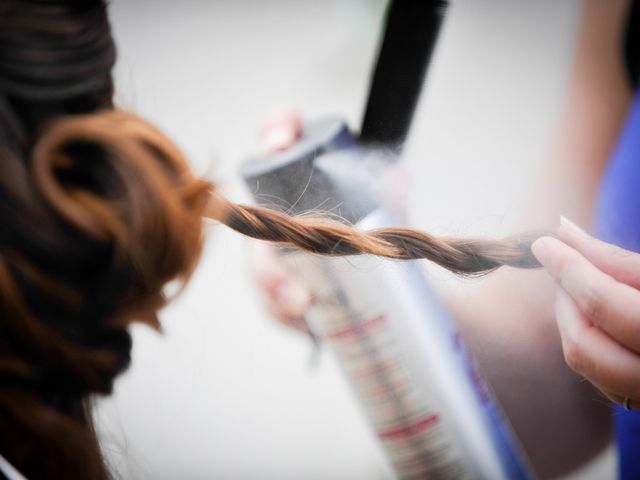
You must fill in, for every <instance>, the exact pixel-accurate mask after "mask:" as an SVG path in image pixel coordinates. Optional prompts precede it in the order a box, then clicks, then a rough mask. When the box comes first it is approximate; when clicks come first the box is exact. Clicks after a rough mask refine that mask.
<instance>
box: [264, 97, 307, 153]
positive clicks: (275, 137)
mask: <svg viewBox="0 0 640 480" xmlns="http://www.w3.org/2000/svg"><path fill="white" fill-rule="evenodd" d="M301 133H302V119H301V117H300V114H299V113H298V112H297V111H296V110H294V109H292V108H289V107H281V108H278V109H276V110H274V111H273V112H271V113H270V114H269V116H268V117H267V119H266V120H265V121H264V123H263V125H262V129H261V131H260V142H261V143H262V145H263V148H264V149H265V150H266V151H268V152H276V151H279V150H286V149H287V148H289V147H290V146H291V145H293V144H294V143H295V142H296V140H298V138H300V135H301Z"/></svg>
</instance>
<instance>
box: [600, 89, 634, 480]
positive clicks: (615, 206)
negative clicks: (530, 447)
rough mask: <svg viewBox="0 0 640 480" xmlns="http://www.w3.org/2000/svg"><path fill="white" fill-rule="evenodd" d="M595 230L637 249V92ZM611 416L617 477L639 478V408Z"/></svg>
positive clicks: (606, 179)
mask: <svg viewBox="0 0 640 480" xmlns="http://www.w3.org/2000/svg"><path fill="white" fill-rule="evenodd" d="M596 231H597V235H598V237H599V238H601V239H602V240H605V241H607V242H610V243H614V244H616V245H619V246H621V247H624V248H626V249H628V250H633V251H636V252H637V251H640V96H639V95H636V98H635V100H634V103H633V105H632V107H631V110H630V111H629V115H628V117H627V121H626V123H625V126H624V128H623V131H622V133H621V135H620V138H619V141H618V145H617V146H616V148H615V150H614V152H613V154H612V156H611V159H610V162H609V165H608V167H607V170H606V172H605V175H604V178H603V182H602V186H601V190H600V195H599V199H598V207H597V222H596ZM638 328H640V325H639V326H638ZM638 375H639V376H640V372H638ZM614 418H615V429H616V440H617V444H618V452H619V454H618V477H619V478H620V479H622V480H631V479H634V480H636V479H640V411H631V412H627V411H625V410H624V409H623V408H622V407H620V406H616V407H615V411H614Z"/></svg>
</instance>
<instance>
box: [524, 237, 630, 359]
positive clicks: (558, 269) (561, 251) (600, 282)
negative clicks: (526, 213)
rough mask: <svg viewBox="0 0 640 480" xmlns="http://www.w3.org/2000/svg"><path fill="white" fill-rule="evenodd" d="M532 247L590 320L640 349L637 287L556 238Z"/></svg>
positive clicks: (618, 338)
mask: <svg viewBox="0 0 640 480" xmlns="http://www.w3.org/2000/svg"><path fill="white" fill-rule="evenodd" d="M531 250H532V251H533V253H534V255H535V256H536V258H538V260H539V261H540V263H542V265H543V266H544V267H545V268H546V269H547V271H548V272H549V274H550V275H551V276H552V277H553V278H554V279H555V280H556V281H557V282H558V283H559V284H560V286H561V287H562V288H563V289H564V290H565V291H566V292H567V293H568V294H569V295H570V296H571V298H572V299H573V300H574V302H575V303H576V305H577V306H578V308H579V309H580V311H581V312H582V314H583V315H584V316H585V317H586V318H588V319H589V321H590V322H592V323H593V324H594V325H596V326H597V327H599V328H600V329H602V330H604V331H605V332H607V333H608V334H609V335H611V336H612V337H613V338H615V339H616V340H617V341H618V342H620V343H621V344H622V345H625V346H626V347H628V348H630V349H632V350H634V351H636V352H640V292H639V291H638V290H636V289H634V288H632V287H630V286H629V285H626V284H624V283H620V282H618V281H617V280H615V279H614V278H613V277H611V276H610V275H607V274H606V273H604V272H602V271H600V270H598V268H596V267H595V266H594V265H593V264H591V263H590V262H589V261H588V260H587V259H586V258H585V257H584V256H583V255H582V254H581V253H579V252H578V251H576V250H574V249H573V248H571V247H569V246H568V245H566V244H564V243H563V242H561V241H560V240H557V239H555V238H552V237H543V238H541V239H539V240H536V241H535V242H534V244H533V245H532V247H531Z"/></svg>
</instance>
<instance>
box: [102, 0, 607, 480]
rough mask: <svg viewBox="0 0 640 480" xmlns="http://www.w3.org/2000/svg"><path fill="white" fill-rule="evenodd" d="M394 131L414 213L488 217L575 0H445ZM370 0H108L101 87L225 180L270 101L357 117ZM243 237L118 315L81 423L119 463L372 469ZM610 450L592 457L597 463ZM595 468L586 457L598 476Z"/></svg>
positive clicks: (539, 135)
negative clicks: (175, 289) (264, 294)
mask: <svg viewBox="0 0 640 480" xmlns="http://www.w3.org/2000/svg"><path fill="white" fill-rule="evenodd" d="M452 3H453V5H452V7H451V8H450V9H449V12H448V15H447V21H446V23H445V26H444V29H443V32H442V35H441V41H440V44H439V47H438V50H437V53H436V57H435V60H434V63H433V64H432V68H431V70H430V74H429V78H428V87H427V89H426V91H425V92H424V94H423V96H422V99H421V102H420V106H419V109H418V113H417V117H416V121H415V123H414V128H413V130H412V134H411V136H410V139H409V142H408V145H407V149H406V158H405V165H406V169H407V170H408V172H409V174H410V176H411V178H412V182H413V185H412V191H411V194H410V213H411V216H412V223H413V224H414V225H416V226H419V227H421V228H425V229H430V230H432V231H435V232H436V233H438V232H445V231H446V232H449V233H460V234H464V233H503V232H505V231H507V230H508V229H509V225H510V224H511V223H513V222H514V221H516V220H517V219H516V218H515V217H514V216H515V215H516V213H517V211H518V209H519V208H520V206H521V204H522V201H523V191H524V190H526V188H527V185H528V182H529V181H530V179H531V178H532V177H533V176H534V175H536V174H537V168H538V164H539V161H540V159H541V158H543V157H544V156H545V155H546V154H547V152H548V150H549V148H550V143H551V140H552V136H553V132H554V128H555V126H556V124H557V122H558V117H559V113H560V109H561V106H562V100H563V97H564V94H565V88H566V84H567V80H568V74H569V68H570V65H571V58H572V49H573V45H574V40H575V38H574V37H575V33H576V28H577V20H578V13H579V2H578V1H577V0H565V1H563V2H554V1H538V2H533V1H529V2H526V1H509V0H501V1H473V0H467V1H464V0H460V1H454V2H452ZM385 4H386V2H385V1H383V0H351V1H346V0H345V1H335V0H334V1H329V0H326V1H312V0H306V1H301V0H289V1H283V0H280V1H268V2H267V1H258V0H254V1H247V0H243V1H233V2H232V1H227V2H223V1H207V0H200V1H198V0H183V1H180V2H177V1H168V0H167V1H164V0H146V1H145V0H126V1H125V0H114V1H113V2H112V6H111V18H112V22H113V27H114V33H115V37H116V41H117V44H118V47H119V61H118V65H117V69H116V81H117V90H118V95H117V99H118V103H119V105H120V106H123V107H124V108H127V109H130V110H134V111H135V112H137V113H139V114H142V115H143V116H145V117H147V118H149V119H151V120H152V121H154V122H156V123H157V124H158V125H159V126H160V127H162V128H163V129H164V130H165V131H166V132H167V133H168V134H169V135H170V136H171V137H172V138H173V139H174V140H175V141H176V142H177V143H178V144H179V145H180V146H181V147H182V148H183V150H184V151H185V152H186V153H187V154H188V156H189V158H190V160H191V161H192V164H193V167H194V169H195V170H196V172H198V173H199V174H201V175H206V176H208V177H209V178H211V179H214V180H216V181H217V182H218V183H219V184H220V185H221V186H222V187H223V189H224V191H225V192H226V193H227V194H228V195H229V196H230V197H232V198H233V199H235V200H246V199H247V198H248V197H247V193H246V192H245V191H244V190H243V188H242V185H241V182H240V180H239V178H238V176H237V168H238V165H239V163H240V162H241V161H242V159H243V158H244V157H246V156H247V155H248V154H250V153H255V152H256V151H257V150H258V145H257V134H258V131H259V127H260V123H261V121H262V119H263V118H264V117H265V116H266V115H267V114H268V112H269V111H270V110H271V109H272V108H274V107H276V106H278V105H282V104H288V105H292V106H295V107H296V108H298V109H299V110H300V111H301V112H302V113H303V115H305V116H306V117H309V118H314V117H318V116H321V115H326V114H341V115H343V116H344V117H345V118H346V119H347V120H348V122H349V124H350V125H351V126H353V127H354V128H357V127H358V125H359V123H360V118H361V114H362V111H363V107H364V103H365V100H366V94H367V88H368V80H369V73H370V70H371V68H372V66H373V62H374V60H375V55H376V49H377V44H378V40H379V33H380V28H381V25H382V20H383V13H384V8H385ZM244 243H245V241H244V240H243V239H241V238H240V237H239V236H238V235H236V234H234V233H233V232H229V231H228V230H226V229H224V228H222V227H219V228H213V229H212V230H211V232H210V235H209V240H208V243H207V247H206V251H205V254H204V258H203V260H202V262H201V264H200V267H199V268H198V270H197V272H196V274H195V276H194V278H193V281H192V283H191V284H190V286H189V287H188V289H187V290H186V292H185V293H184V294H183V295H182V296H181V297H180V298H179V300H178V301H177V302H175V303H174V304H172V305H171V306H170V307H169V308H167V309H166V310H165V311H163V313H162V315H161V320H162V323H163V325H164V330H165V332H164V335H158V334H156V333H154V332H151V331H149V330H148V329H146V328H143V327H138V328H134V331H133V333H134V345H135V347H134V352H133V363H132V367H131V369H130V370H129V371H128V372H127V373H126V374H125V375H124V376H123V377H122V378H121V379H120V380H119V381H118V383H117V385H116V392H115V395H114V396H112V397H111V398H109V399H107V400H102V401H100V404H99V410H98V414H97V416H98V423H99V429H100V432H101V435H102V437H103V439H104V442H103V444H104V445H105V449H106V451H107V455H108V457H109V460H110V462H111V463H112V465H113V468H114V470H115V471H116V472H117V473H118V474H119V475H121V476H122V477H124V478H166V479H175V478H184V479H197V478H224V479H300V478H304V479H376V478H381V479H382V478H389V471H388V470H387V467H386V465H385V462H384V460H383V458H382V455H381V451H380V450H379V448H378V446H377V445H376V443H375V441H374V439H373V438H372V436H371V435H370V434H369V431H368V428H367V426H366V424H365V422H364V420H363V418H362V417H361V416H360V413H359V411H358V409H357V406H356V404H355V402H354V401H353V400H352V398H351V397H350V394H349V392H348V391H347V389H346V387H345V385H344V382H343V380H342V378H341V377H340V374H339V372H338V369H337V368H336V365H335V364H334V363H333V362H332V359H331V358H330V356H329V355H327V354H323V355H322V357H321V359H320V363H319V366H318V368H315V369H311V368H310V367H309V358H310V351H311V347H310V344H309V342H308V341H306V340H305V339H304V338H301V337H300V336H299V335H296V334H294V333H291V332H288V331H286V330H285V329H284V328H282V327H280V326H278V325H276V324H275V323H274V322H272V321H271V320H270V319H269V318H268V317H267V315H266V314H265V313H264V312H263V311H262V309H261V308H260V301H259V300H260V299H259V295H258V293H257V292H256V291H255V289H254V287H253V286H252V284H251V283H250V282H249V278H248V274H247V259H246V248H245V247H246V246H245V245H244ZM611 457H612V456H611V454H609V455H608V456H606V457H605V460H604V461H601V462H600V465H599V466H598V469H599V470H597V472H598V473H597V475H606V476H609V475H611V472H612V470H611V469H612V468H613V467H612V459H611ZM600 478H601V477H600Z"/></svg>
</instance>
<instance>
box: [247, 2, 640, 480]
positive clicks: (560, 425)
mask: <svg viewBox="0 0 640 480" xmlns="http://www.w3.org/2000/svg"><path fill="white" fill-rule="evenodd" d="M627 8H628V2H627V1H626V0H610V1H607V2H602V1H600V0H586V1H585V2H584V9H583V15H582V19H581V26H580V29H579V34H578V38H577V49H576V57H575V63H574V65H573V74H572V81H571V85H570V89H569V92H568V95H567V103H566V106H565V113H564V116H563V119H562V121H561V125H560V128H559V129H558V136H557V141H556V142H555V146H554V149H553V153H552V154H551V155H550V156H549V157H548V158H547V159H546V161H545V162H544V164H543V168H542V171H543V173H542V175H541V176H540V178H539V179H538V180H537V181H536V182H533V183H534V184H533V188H532V195H531V207H530V208H529V209H528V210H527V211H524V212H522V218H525V219H527V221H526V222H523V223H522V224H521V225H519V226H518V229H519V230H522V231H526V230H528V229H536V228H540V226H541V225H554V224H556V225H557V222H558V219H559V217H560V215H562V214H564V215H566V216H569V217H571V218H573V219H574V220H576V221H577V222H579V223H580V224H582V225H590V224H591V221H592V218H593V206H594V203H595V199H596V198H597V191H598V186H599V182H600V178H601V176H602V173H603V171H604V168H605V166H606V162H607V160H608V156H609V152H610V151H611V149H612V147H613V145H614V144H615V141H616V138H617V134H618V131H619V129H620V127H621V124H622V122H623V120H624V117H625V113H626V110H627V108H628V106H629V103H630V100H631V91H630V88H629V85H628V82H627V79H626V77H625V72H624V70H623V67H622V63H621V55H620V40H621V35H622V31H623V27H624V22H625V18H626V11H627ZM277 118H279V120H278V121H273V120H270V122H268V125H270V127H269V128H271V129H274V128H275V129H276V130H277V129H281V130H282V132H281V133H278V134H277V135H275V134H273V133H271V135H273V136H274V137H277V138H289V139H292V141H291V143H293V141H295V138H297V137H298V136H299V131H300V124H301V122H300V121H299V119H298V120H296V121H292V119H291V116H286V115H284V116H283V115H280V116H279V117H277ZM263 139H264V137H263ZM265 143H266V144H268V143H269V142H265ZM285 147H286V146H285ZM279 148H283V146H282V144H280V146H279ZM571 225H572V224H570V223H567V222H566V221H565V222H564V223H563V224H562V226H561V227H560V228H559V230H558V232H557V237H558V238H557V239H553V238H543V239H541V240H540V241H539V242H536V244H535V250H534V253H535V254H536V255H537V256H538V258H539V260H540V261H541V263H542V264H543V265H544V267H545V269H544V270H539V271H517V270H511V269H501V270H499V271H498V272H496V273H494V274H491V275H490V276H488V277H486V278H485V279H483V281H482V282H477V283H474V284H470V285H467V286H466V288H465V289H463V290H461V291H459V292H457V293H456V294H455V296H444V297H443V300H444V301H445V303H446V304H447V306H448V308H449V311H450V313H451V314H452V317H453V318H454V320H455V322H456V324H457V326H458V328H459V330H460V332H461V334H462V336H463V338H464V339H465V341H466V343H467V345H468V347H469V349H470V350H471V352H472V353H473V355H474V356H475V357H476V359H477V360H478V362H479V364H480V367H481V369H482V371H483V372H484V374H485V376H486V377H487V379H488V381H489V383H490V384H491V386H492V387H493V389H494V391H495V393H496V395H497V397H498V400H499V402H500V404H501V405H502V407H503V409H504V411H505V413H506V414H507V416H508V418H509V419H510V421H511V423H512V426H513V428H514V430H515V432H516V434H517V436H518V438H519V439H520V441H521V443H522V445H523V447H524V449H525V451H526V453H527V455H528V457H529V459H530V462H531V464H532V466H533V467H534V469H535V471H536V474H537V475H538V476H539V477H540V478H552V477H557V476H559V475H562V474H565V473H567V472H569V471H571V470H573V469H575V468H577V467H578V466H580V465H581V464H583V463H584V462H586V461H587V460H589V459H590V458H592V457H593V456H595V455H596V454H598V453H599V452H600V451H601V450H602V449H603V448H604V447H605V446H607V445H608V444H609V443H610V441H611V417H612V409H611V406H610V404H609V402H608V400H607V398H608V399H610V400H613V401H615V402H621V401H623V400H624V398H625V397H629V398H630V399H631V405H632V406H635V405H638V406H639V407H640V383H639V381H638V377H637V372H639V371H640V363H639V362H640V358H638V354H639V352H640V334H638V333H637V332H634V328H633V326H634V322H637V321H640V318H638V317H639V316H638V315H634V314H633V313H632V312H636V311H640V308H638V307H640V293H638V292H637V291H636V288H638V287H640V274H638V275H634V273H633V271H634V270H635V271H636V272H639V271H640V260H638V256H637V255H636V254H632V253H630V252H624V251H620V250H619V249H616V248H615V247H613V246H611V245H606V244H603V243H602V242H599V241H597V240H595V239H593V238H591V237H589V236H588V235H587V234H585V233H584V232H582V233H578V232H579V229H577V230H576V227H575V226H571ZM255 248H257V249H260V251H259V252H258V255H256V261H255V262H254V278H255V279H256V280H257V283H258V285H259V286H260V287H261V289H262V291H263V292H265V298H266V304H267V307H268V308H269V310H270V311H271V313H272V314H273V315H274V316H275V317H276V318H278V319H280V321H281V322H283V323H284V324H286V325H287V326H289V327H293V328H296V329H298V330H301V331H306V326H305V325H304V322H303V321H302V317H303V315H304V312H305V310H306V308H307V307H308V305H309V302H310V295H309V293H308V292H307V291H306V289H305V288H304V286H302V285H301V284H300V283H299V282H298V281H297V280H296V279H295V278H293V277H292V276H291V274H290V272H289V271H288V270H287V268H286V266H285V265H284V264H283V263H282V262H280V261H279V259H278V258H277V255H276V254H275V252H273V251H272V250H270V249H269V247H266V246H258V247H255ZM630 259H633V262H631V261H629V260H630ZM636 330H637V329H636ZM604 352H606V353H604ZM634 372H636V376H634ZM585 379H587V380H589V382H587V381H585Z"/></svg>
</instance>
